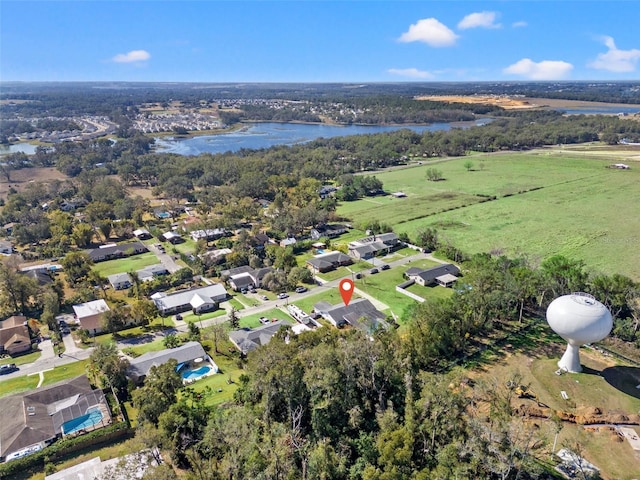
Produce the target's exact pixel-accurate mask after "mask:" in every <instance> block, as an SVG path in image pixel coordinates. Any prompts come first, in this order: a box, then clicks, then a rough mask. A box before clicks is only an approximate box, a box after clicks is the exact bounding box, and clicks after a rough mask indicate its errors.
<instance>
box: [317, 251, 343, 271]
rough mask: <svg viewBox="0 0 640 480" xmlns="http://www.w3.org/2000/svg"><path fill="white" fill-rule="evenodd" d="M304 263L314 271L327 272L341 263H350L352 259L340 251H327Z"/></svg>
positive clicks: (341, 264)
mask: <svg viewBox="0 0 640 480" xmlns="http://www.w3.org/2000/svg"><path fill="white" fill-rule="evenodd" d="M306 263H307V266H309V267H311V268H312V269H313V270H314V271H316V272H328V271H330V270H334V269H336V268H338V267H340V266H343V265H351V264H352V263H353V260H352V258H351V257H350V256H349V255H345V254H344V253H342V252H327V253H322V254H320V255H316V256H314V257H313V258H310V259H309V260H307V262H306Z"/></svg>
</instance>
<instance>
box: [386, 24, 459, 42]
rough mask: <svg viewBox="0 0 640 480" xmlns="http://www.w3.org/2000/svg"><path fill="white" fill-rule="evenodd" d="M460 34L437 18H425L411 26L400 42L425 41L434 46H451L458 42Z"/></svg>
mask: <svg viewBox="0 0 640 480" xmlns="http://www.w3.org/2000/svg"><path fill="white" fill-rule="evenodd" d="M457 38H458V35H456V34H455V33H453V31H452V30H451V29H449V27H447V26H446V25H444V24H442V23H440V22H439V21H438V20H436V19H435V18H423V19H422V20H418V22H417V23H414V24H413V25H411V26H409V30H407V31H406V32H404V33H403V34H402V35H401V36H400V38H399V39H398V40H399V41H400V42H405V43H409V42H423V43H426V44H427V45H430V46H432V47H449V46H451V45H454V44H455V43H456V39H457Z"/></svg>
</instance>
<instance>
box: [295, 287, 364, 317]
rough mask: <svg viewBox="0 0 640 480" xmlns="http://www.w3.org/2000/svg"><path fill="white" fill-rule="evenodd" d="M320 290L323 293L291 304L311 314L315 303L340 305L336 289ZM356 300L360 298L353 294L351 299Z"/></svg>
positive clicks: (339, 297)
mask: <svg viewBox="0 0 640 480" xmlns="http://www.w3.org/2000/svg"><path fill="white" fill-rule="evenodd" d="M321 289H322V290H323V291H322V292H321V293H318V294H317V295H311V296H309V297H305V298H303V299H300V300H296V301H295V302H292V303H293V304H294V305H297V306H298V307H300V308H301V309H302V310H303V311H304V312H306V313H311V311H312V310H313V306H314V305H315V304H316V303H318V302H321V301H324V302H328V303H330V304H331V305H336V304H338V303H342V297H341V296H340V292H339V291H338V289H337V288H322V287H321ZM356 298H360V296H359V295H358V294H357V293H355V294H354V295H353V297H352V298H351V299H352V300H355V299H356Z"/></svg>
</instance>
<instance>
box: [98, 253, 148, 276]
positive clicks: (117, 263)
mask: <svg viewBox="0 0 640 480" xmlns="http://www.w3.org/2000/svg"><path fill="white" fill-rule="evenodd" d="M156 263H160V261H159V260H158V257H156V255H155V254H154V253H153V252H147V253H142V254H140V255H132V256H131V257H127V258H118V259H116V260H108V261H106V262H98V263H96V264H95V265H94V266H93V269H94V270H95V271H96V272H98V273H99V274H100V275H102V276H103V277H107V276H109V275H113V274H114V273H126V272H135V271H136V270H140V269H142V268H144V267H148V266H150V265H155V264H156Z"/></svg>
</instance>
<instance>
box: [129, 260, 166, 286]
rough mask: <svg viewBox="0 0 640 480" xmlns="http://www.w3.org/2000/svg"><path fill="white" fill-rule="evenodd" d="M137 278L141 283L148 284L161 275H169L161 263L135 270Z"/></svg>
mask: <svg viewBox="0 0 640 480" xmlns="http://www.w3.org/2000/svg"><path fill="white" fill-rule="evenodd" d="M136 273H137V274H138V278H139V279H140V281H141V282H150V281H151V280H153V279H155V278H156V277H159V276H161V275H169V270H167V267H165V266H164V265H163V264H161V263H156V264H155V265H150V266H148V267H145V268H142V269H140V270H137V271H136Z"/></svg>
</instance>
